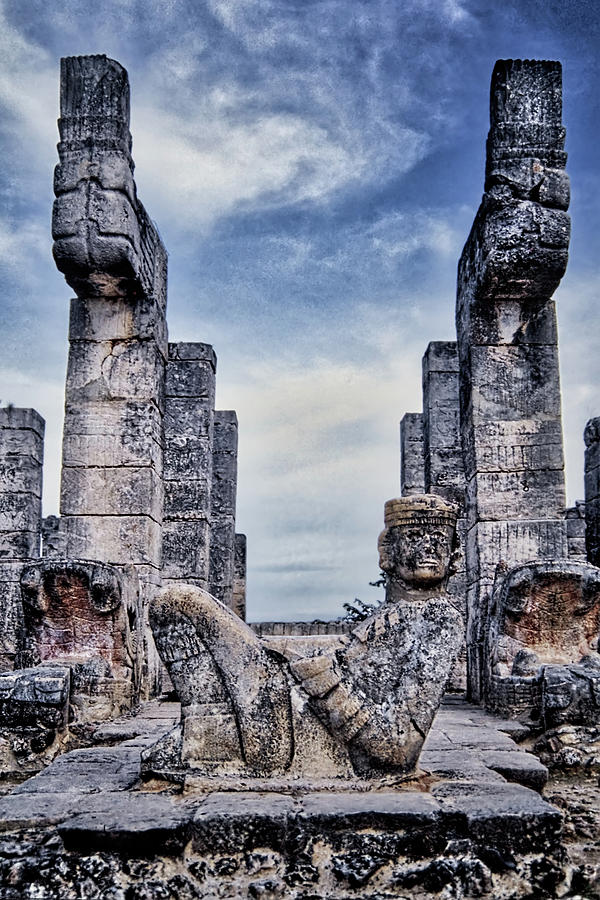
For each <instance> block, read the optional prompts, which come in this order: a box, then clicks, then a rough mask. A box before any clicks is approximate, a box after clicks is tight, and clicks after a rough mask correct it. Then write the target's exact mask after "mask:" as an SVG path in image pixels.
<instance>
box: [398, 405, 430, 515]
mask: <svg viewBox="0 0 600 900" xmlns="http://www.w3.org/2000/svg"><path fill="white" fill-rule="evenodd" d="M423 442H424V435H423V415H422V413H406V414H405V415H404V416H403V417H402V420H401V422H400V493H401V494H402V496H403V497H405V496H408V495H410V494H422V493H423V491H424V490H425V468H424V467H425V460H424V449H423Z"/></svg>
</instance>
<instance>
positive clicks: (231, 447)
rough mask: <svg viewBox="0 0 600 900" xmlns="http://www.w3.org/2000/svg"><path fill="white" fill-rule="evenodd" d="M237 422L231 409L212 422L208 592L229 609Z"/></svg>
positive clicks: (232, 561) (233, 541)
mask: <svg viewBox="0 0 600 900" xmlns="http://www.w3.org/2000/svg"><path fill="white" fill-rule="evenodd" d="M237 445H238V421H237V416H236V414H235V412H234V411H233V410H218V411H217V412H215V419H214V442H213V465H212V483H211V495H210V496H211V501H210V502H211V531H210V566H209V586H210V587H209V589H210V592H211V594H212V595H213V596H215V597H217V598H218V599H219V600H221V601H222V602H223V603H225V605H226V606H231V604H232V597H233V578H234V569H235V562H234V561H235V511H236V492H237Z"/></svg>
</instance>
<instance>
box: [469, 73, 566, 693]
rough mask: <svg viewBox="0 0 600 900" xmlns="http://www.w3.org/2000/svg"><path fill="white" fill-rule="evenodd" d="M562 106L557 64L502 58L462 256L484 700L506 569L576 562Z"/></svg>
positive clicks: (476, 642)
mask: <svg viewBox="0 0 600 900" xmlns="http://www.w3.org/2000/svg"><path fill="white" fill-rule="evenodd" d="M561 106H562V101H561V69H560V64H559V63H555V62H544V61H542V62H540V61H535V60H501V61H499V62H498V63H496V66H495V68H494V73H493V75H492V87H491V105H490V109H491V113H490V118H491V122H490V132H489V136H488V142H487V162H486V180H485V193H484V196H483V200H482V203H481V206H480V208H479V211H478V213H477V216H476V218H475V222H474V224H473V228H472V230H471V234H470V236H469V238H468V240H467V243H466V245H465V248H464V250H463V253H462V256H461V259H460V263H459V272H458V290H457V307H456V326H457V338H458V351H459V361H460V402H461V430H462V443H463V448H464V465H465V476H466V482H467V523H468V529H469V536H468V540H467V572H468V582H469V587H468V625H467V641H468V653H469V657H468V660H469V690H470V695H471V697H472V698H473V699H478V698H480V697H481V695H482V683H481V675H482V671H483V666H484V659H483V639H484V630H485V621H484V620H485V609H486V604H487V599H486V598H487V596H488V595H489V593H490V591H491V588H492V584H493V578H494V571H495V568H496V566H497V565H498V563H499V562H500V561H504V562H506V563H507V564H508V565H515V564H518V563H521V562H526V561H527V560H529V559H535V558H540V557H542V558H543V557H548V558H550V557H552V556H559V557H560V556H566V555H567V542H566V527H565V523H564V520H563V515H564V507H565V499H564V474H563V465H564V464H563V452H562V434H561V421H560V416H561V412H560V386H559V374H558V350H557V338H556V315H555V309H554V304H553V301H552V300H551V299H550V298H551V296H552V293H553V291H554V290H555V289H556V287H557V286H558V284H559V281H560V279H561V277H562V275H563V274H564V271H565V267H566V264H567V251H568V243H569V233H570V224H569V217H568V215H567V213H566V212H565V210H566V209H567V207H568V202H569V191H568V177H567V175H566V174H565V172H564V167H565V162H566V154H565V152H564V137H565V131H564V128H563V126H562V122H561ZM528 524H529V526H530V527H531V529H532V530H533V531H537V537H536V538H534V540H533V543H534V544H535V545H536V546H535V552H534V553H532V552H531V549H532V548H531V544H532V540H531V539H529V538H528V539H526V540H525V541H524V542H522V543H521V542H519V540H518V539H517V538H518V534H517V533H518V532H519V530H520V529H521V528H524V529H525V530H527V527H528ZM496 529H498V534H497V535H495V536H494V537H493V544H495V545H496V546H490V544H489V543H488V540H487V539H488V537H489V536H490V531H491V532H492V533H494V534H495V531H496ZM502 532H504V533H505V536H506V538H507V542H506V545H505V547H504V548H503V549H504V552H503V553H502V554H501V555H500V553H499V552H494V551H499V550H500V544H502V543H503V540H504V539H503V536H502ZM533 537H534V536H533V534H531V535H530V538H533Z"/></svg>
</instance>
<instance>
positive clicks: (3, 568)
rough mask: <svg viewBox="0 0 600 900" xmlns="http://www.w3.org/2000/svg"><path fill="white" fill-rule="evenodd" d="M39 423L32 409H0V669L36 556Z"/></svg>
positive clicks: (11, 649) (14, 645)
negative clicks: (26, 568)
mask: <svg viewBox="0 0 600 900" xmlns="http://www.w3.org/2000/svg"><path fill="white" fill-rule="evenodd" d="M44 428H45V422H44V420H43V419H42V417H41V416H40V415H39V414H38V413H37V412H36V411H35V410H34V409H18V408H16V407H14V406H8V407H6V408H4V409H0V582H1V590H0V671H7V670H10V669H13V668H14V664H15V656H16V654H17V653H18V651H19V649H20V643H21V638H22V635H21V628H22V619H23V616H22V606H21V587H20V578H21V571H22V569H23V565H24V564H25V563H26V562H28V561H30V560H32V559H37V557H38V556H39V555H40V534H41V519H42V465H43V461H44Z"/></svg>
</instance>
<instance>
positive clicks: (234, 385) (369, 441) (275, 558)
mask: <svg viewBox="0 0 600 900" xmlns="http://www.w3.org/2000/svg"><path fill="white" fill-rule="evenodd" d="M599 20H600V13H599V11H598V8H597V5H596V4H595V3H594V2H567V0H561V2H558V0H545V2H538V0H503V2H484V0H413V2H411V0H408V2H399V0H303V2H299V0H297V2H292V0H206V2H204V3H201V2H198V0H195V2H191V0H189V2H184V0H163V2H161V3H154V2H130V0H96V2H94V3H91V2H89V0H70V2H56V0H50V2H48V0H46V2H41V0H39V2H38V0H11V2H8V0H5V2H0V152H1V158H2V167H1V169H0V194H1V198H2V205H1V207H0V291H1V293H0V297H1V302H0V315H1V328H2V338H3V353H2V359H1V361H0V400H1V401H2V402H3V403H5V402H11V403H14V404H15V405H20V406H34V407H35V408H37V409H38V410H39V411H40V412H41V413H42V415H43V416H44V417H45V418H46V421H47V444H46V460H47V462H46V469H45V512H46V513H55V512H57V511H58V500H57V495H58V478H59V454H60V434H61V428H62V421H61V419H62V404H63V385H64V373H65V366H66V352H67V340H66V335H67V318H68V299H69V296H70V291H69V289H68V288H67V286H66V285H65V283H64V281H63V280H62V277H61V276H60V275H59V273H58V272H57V271H56V270H55V268H54V265H53V262H52V257H51V238H50V210H51V204H52V199H53V198H52V170H53V166H54V164H55V162H56V146H55V145H56V141H57V132H56V118H57V116H58V74H59V58H60V57H61V56H66V55H74V54H84V53H106V54H107V55H108V56H111V57H113V58H114V59H117V60H119V62H121V63H122V64H123V65H124V66H125V67H126V68H127V70H128V72H129V76H130V82H131V94H132V123H131V125H132V133H133V141H134V144H133V153H134V159H135V161H136V179H137V183H138V189H139V194H140V197H141V199H142V201H143V203H144V204H145V206H146V208H147V210H148V212H149V213H150V215H151V216H152V218H153V219H154V220H155V221H156V223H157V224H158V227H159V230H160V232H161V234H162V236H163V239H164V241H165V244H166V246H167V248H168V250H169V255H170V259H169V266H170V270H169V283H170V289H169V327H170V335H171V339H173V340H199V341H206V342H209V343H212V344H213V345H214V347H215V350H216V352H217V355H218V360H219V361H218V380H217V384H218V388H217V404H218V406H219V408H234V409H236V410H237V412H238V417H239V421H240V456H239V489H238V530H242V531H245V532H246V534H247V535H248V554H249V576H248V609H249V617H250V618H252V619H264V618H271V617H272V618H285V619H290V618H295V617H299V618H312V617H314V616H324V617H328V616H336V615H338V614H339V613H340V612H341V610H342V603H343V602H345V601H347V600H350V601H351V600H352V599H353V598H354V597H355V596H358V597H360V598H361V599H363V600H373V599H375V597H376V594H375V589H374V588H372V587H369V586H368V582H369V581H370V580H373V579H374V578H376V577H377V574H378V566H377V551H376V543H377V535H378V532H379V530H380V528H381V527H382V524H383V503H384V501H385V500H386V499H388V498H389V497H392V496H395V495H397V494H398V491H399V451H398V422H399V420H400V418H401V417H402V415H403V414H404V412H406V411H417V410H419V409H420V408H421V407H420V403H421V400H420V373H421V366H420V359H421V356H422V354H423V351H424V350H425V347H426V345H427V343H428V342H429V341H430V340H451V339H453V338H454V299H455V283H456V263H457V260H458V257H459V255H460V251H461V248H462V245H463V244H464V241H465V239H466V237H467V234H468V231H469V228H470V225H471V222H472V219H473V216H474V214H475V211H476V209H477V206H478V203H479V200H480V197H481V193H482V189H483V167H484V147H485V137H486V134H487V128H488V97H489V81H490V76H491V72H492V68H493V64H494V62H495V60H496V59H497V58H505V57H521V58H523V57H525V58H549V59H559V60H561V62H562V64H563V78H564V121H565V124H566V127H567V150H568V152H569V162H568V171H569V173H570V175H571V182H572V190H573V200H572V205H571V214H572V218H573V236H572V243H571V255H570V257H571V258H570V264H569V269H568V273H567V275H566V276H565V278H564V280H563V283H562V285H561V287H560V289H559V291H558V292H557V295H556V298H557V301H558V314H559V327H560V340H561V372H562V386H563V411H564V425H565V443H566V451H567V489H568V495H569V500H570V501H573V500H575V499H577V498H580V497H581V496H582V490H583V489H582V465H583V443H582V439H581V435H582V431H583V427H584V424H585V422H586V420H587V419H588V418H589V417H590V416H592V415H597V414H600V399H599V398H598V397H597V390H596V385H597V384H598V383H599V380H600V379H599V376H600V371H599V370H600V354H599V353H598V351H597V343H598V320H599V316H600V312H599V310H598V299H599V298H598V294H599V290H598V260H599V257H600V240H599V237H598V235H599V234H600V211H599V210H600V206H599V201H598V198H599V196H600V190H599V188H600V184H599V171H598V164H597V160H598V144H599V134H598V122H599V104H600V100H599V97H600V93H599V92H598V89H597V86H598V84H599V83H600V72H599V68H600V65H599V62H598V52H597V51H598V46H599V45H600V34H599V31H600V29H599Z"/></svg>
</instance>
